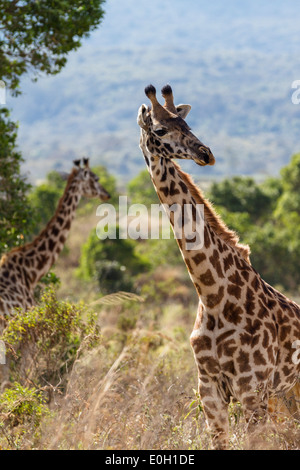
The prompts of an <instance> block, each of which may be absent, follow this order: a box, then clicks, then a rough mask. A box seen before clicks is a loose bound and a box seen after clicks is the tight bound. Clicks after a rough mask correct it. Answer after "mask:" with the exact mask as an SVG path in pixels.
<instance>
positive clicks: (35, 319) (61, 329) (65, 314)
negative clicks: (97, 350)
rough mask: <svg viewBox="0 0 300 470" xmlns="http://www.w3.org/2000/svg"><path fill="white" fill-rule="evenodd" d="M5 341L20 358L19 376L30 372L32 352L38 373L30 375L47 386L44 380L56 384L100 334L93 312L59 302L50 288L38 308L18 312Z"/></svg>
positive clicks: (6, 332)
mask: <svg viewBox="0 0 300 470" xmlns="http://www.w3.org/2000/svg"><path fill="white" fill-rule="evenodd" d="M87 338H88V340H87ZM2 340H3V341H4V342H5V343H6V344H7V350H9V349H10V348H11V347H12V348H13V349H14V350H15V352H16V354H17V357H16V358H15V360H16V364H17V365H16V367H15V373H16V374H18V368H19V369H20V370H24V369H25V370H26V364H25V365H24V363H23V361H24V360H25V359H26V353H27V352H28V351H30V354H31V356H33V357H35V363H34V366H31V368H32V369H34V370H31V371H30V374H31V376H32V375H33V376H34V380H35V383H38V382H40V381H42V383H43V380H47V382H51V383H56V381H57V382H58V381H59V379H60V380H61V378H62V377H63V375H64V373H65V372H66V371H67V370H68V367H70V365H71V364H72V363H73V362H74V360H75V358H76V355H77V354H78V349H79V347H82V343H84V342H86V343H87V344H88V345H94V344H95V342H97V341H98V340H99V330H98V326H97V324H96V316H95V314H94V313H93V312H91V311H87V309H86V307H84V306H83V305H75V304H72V303H69V302H63V301H58V300H57V298H56V294H55V291H54V290H53V288H51V287H50V288H47V289H46V290H45V292H44V294H43V296H42V298H41V302H40V303H39V305H38V306H37V307H35V308H33V309H30V310H28V311H26V312H24V311H16V313H15V315H14V316H13V317H12V318H11V319H10V321H9V323H8V325H7V327H6V328H5V330H4V332H3V335H2ZM32 348H33V349H32ZM17 378H18V379H19V377H17ZM23 378H24V377H23ZM42 378H43V380H42Z"/></svg>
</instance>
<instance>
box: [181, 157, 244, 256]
mask: <svg viewBox="0 0 300 470" xmlns="http://www.w3.org/2000/svg"><path fill="white" fill-rule="evenodd" d="M173 163H174V166H175V167H176V170H177V171H178V173H179V174H180V176H181V177H182V179H183V180H184V182H185V183H186V185H187V187H188V189H189V191H190V193H191V195H192V196H193V198H194V199H195V201H196V203H197V204H203V205H204V217H205V219H206V221H207V223H208V224H209V226H210V227H211V229H212V230H213V231H214V232H215V233H216V234H217V235H218V236H219V237H220V238H221V239H222V240H223V241H224V242H225V243H227V244H228V245H230V246H232V247H233V248H235V249H236V250H237V251H238V253H239V254H240V255H241V256H242V257H243V258H244V259H245V260H246V261H247V263H249V264H251V263H250V247H249V245H244V244H242V243H239V236H238V235H237V233H236V232H234V231H233V230H230V229H229V228H228V227H227V225H226V224H225V222H223V220H222V219H221V217H220V216H219V215H218V214H217V213H216V211H215V210H214V208H213V205H212V203H211V202H210V201H209V200H208V199H206V198H205V197H204V195H203V193H202V191H201V189H200V188H198V187H197V186H196V184H195V183H194V181H193V179H192V178H191V176H190V175H188V174H187V173H185V172H184V171H182V169H181V168H180V166H179V165H178V164H177V163H176V162H173Z"/></svg>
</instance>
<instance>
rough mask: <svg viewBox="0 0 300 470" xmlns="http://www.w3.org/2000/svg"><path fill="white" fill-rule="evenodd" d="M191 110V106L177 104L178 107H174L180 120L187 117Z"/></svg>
mask: <svg viewBox="0 0 300 470" xmlns="http://www.w3.org/2000/svg"><path fill="white" fill-rule="evenodd" d="M191 109H192V106H191V105H190V104H179V105H178V106H176V111H177V114H178V116H180V117H181V118H182V119H185V118H186V117H187V115H188V114H189V112H190V110H191Z"/></svg>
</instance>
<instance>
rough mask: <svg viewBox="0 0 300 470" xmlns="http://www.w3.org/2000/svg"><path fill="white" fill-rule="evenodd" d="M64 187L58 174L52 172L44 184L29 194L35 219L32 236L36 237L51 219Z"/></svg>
mask: <svg viewBox="0 0 300 470" xmlns="http://www.w3.org/2000/svg"><path fill="white" fill-rule="evenodd" d="M64 187H65V182H64V181H63V180H62V178H61V177H60V175H59V174H58V173H56V172H55V171H53V172H51V173H49V174H48V175H47V179H46V181H45V183H42V184H40V185H39V186H36V187H35V188H33V190H32V191H31V192H30V194H29V201H30V204H31V206H32V207H33V208H34V210H35V213H36V219H37V222H36V226H35V229H34V231H33V234H34V235H37V234H38V233H39V232H40V231H41V230H42V229H43V228H44V227H45V226H46V224H47V223H48V222H49V220H50V219H51V218H52V217H53V215H54V213H55V210H56V207H57V204H58V201H59V198H60V197H61V196H62V194H63V190H64Z"/></svg>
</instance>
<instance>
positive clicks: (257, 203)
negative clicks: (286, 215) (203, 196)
mask: <svg viewBox="0 0 300 470" xmlns="http://www.w3.org/2000/svg"><path fill="white" fill-rule="evenodd" d="M210 197H211V198H212V200H213V201H214V203H215V204H216V205H220V206H223V207H225V208H226V209H227V210H228V211H229V212H240V213H241V212H246V213H247V214H248V215H249V217H250V218H251V221H252V222H253V221H257V220H259V219H260V218H263V219H265V218H266V217H267V216H268V215H269V213H270V202H271V201H270V196H269V195H268V194H266V193H265V192H264V191H263V188H262V187H261V186H259V185H258V184H256V183H255V181H254V179H253V178H250V177H241V176H235V177H233V178H231V179H225V180H223V181H222V182H221V183H213V184H212V186H211V189H210Z"/></svg>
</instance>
